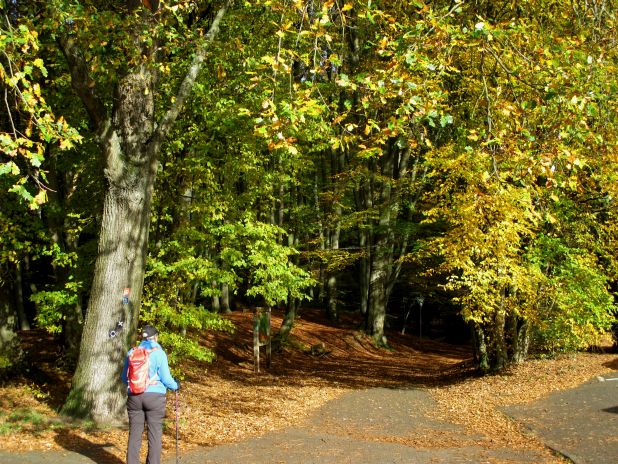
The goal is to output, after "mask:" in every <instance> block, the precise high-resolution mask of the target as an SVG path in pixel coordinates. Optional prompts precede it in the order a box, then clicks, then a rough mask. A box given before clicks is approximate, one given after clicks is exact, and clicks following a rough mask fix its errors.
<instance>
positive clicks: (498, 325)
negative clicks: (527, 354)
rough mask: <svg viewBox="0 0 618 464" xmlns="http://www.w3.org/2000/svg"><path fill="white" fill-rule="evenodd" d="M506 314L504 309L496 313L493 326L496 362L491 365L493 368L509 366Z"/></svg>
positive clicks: (500, 368)
mask: <svg viewBox="0 0 618 464" xmlns="http://www.w3.org/2000/svg"><path fill="white" fill-rule="evenodd" d="M505 327H506V315H505V313H504V311H503V310H499V311H498V312H497V313H496V314H495V315H494V327H493V343H492V351H493V355H494V356H493V358H494V362H493V365H492V366H491V367H492V369H495V370H497V371H500V370H502V369H504V368H505V367H507V366H508V364H509V354H508V351H507V348H506V336H505Z"/></svg>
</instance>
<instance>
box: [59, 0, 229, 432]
mask: <svg viewBox="0 0 618 464" xmlns="http://www.w3.org/2000/svg"><path fill="white" fill-rule="evenodd" d="M136 3H137V2H132V3H131V4H130V5H129V6H131V5H135V4H136ZM230 5H231V0H227V1H226V3H225V5H223V6H222V7H221V8H220V9H219V11H218V12H217V14H216V16H215V18H214V19H213V21H212V24H211V27H210V29H209V31H208V33H207V34H206V35H205V37H204V41H203V42H202V43H201V44H200V46H199V47H198V48H197V49H196V50H195V54H194V56H193V61H192V63H191V65H190V66H189V69H188V71H187V74H186V75H185V77H184V79H183V81H182V83H181V85H180V88H179V90H178V93H177V96H176V99H175V101H174V103H173V104H172V105H171V106H170V108H169V109H168V111H167V112H166V113H165V115H164V116H163V117H162V118H161V120H160V121H159V123H158V124H157V125H156V128H155V112H154V98H153V96H154V91H155V83H156V79H155V73H154V71H153V69H152V68H150V67H149V66H148V65H147V64H145V63H147V62H148V58H146V60H145V63H144V64H142V65H141V66H139V65H138V66H137V67H135V68H133V69H132V70H131V71H130V72H128V73H127V74H126V75H125V76H124V77H122V78H121V79H120V80H119V81H118V84H117V87H116V91H115V93H114V98H113V105H112V117H111V118H108V117H107V111H106V109H105V108H106V106H105V103H104V102H103V101H102V100H100V99H99V98H98V95H97V93H96V92H95V91H94V90H93V89H94V87H95V86H96V83H95V82H94V81H93V80H92V78H91V77H90V76H89V67H88V64H87V63H86V60H85V58H84V55H83V53H81V50H80V49H79V47H78V46H77V44H76V43H75V42H74V41H73V39H72V38H71V37H69V36H64V35H62V34H59V36H58V41H59V45H60V46H61V48H62V51H63V53H64V55H65V57H66V59H67V63H68V65H69V69H70V70H71V83H72V85H73V88H74V89H75V91H76V92H77V93H78V94H79V96H80V98H81V100H82V102H83V103H84V106H85V107H86V110H87V112H88V114H89V116H90V119H91V121H92V123H93V124H94V126H95V127H96V130H97V134H98V139H99V143H100V146H101V151H102V154H103V156H104V159H105V176H106V179H107V181H108V188H107V190H106V193H105V199H104V205H103V216H102V222H101V231H100V235H99V249H98V256H97V260H96V264H95V269H94V278H93V284H92V287H91V293H90V301H89V303H88V309H87V312H86V318H85V321H84V330H83V334H82V339H81V345H80V354H79V360H78V364H77V369H76V371H75V375H74V377H73V383H72V386H71V391H70V392H69V395H68V398H67V400H66V402H65V404H64V407H63V409H62V412H63V413H64V414H68V415H71V416H77V417H88V418H90V419H92V420H93V421H94V422H95V424H97V425H115V424H121V423H125V422H126V419H127V418H126V412H125V403H126V391H125V388H124V385H123V384H122V382H121V380H120V373H121V372H120V371H121V369H122V365H123V358H124V356H125V354H126V350H127V348H128V346H129V344H130V341H131V338H132V336H133V334H134V333H135V331H136V328H137V326H138V315H139V307H140V300H141V296H142V287H143V282H144V270H145V264H146V257H147V247H148V232H149V227H150V203H151V199H152V191H153V188H154V182H155V177H156V172H157V157H158V154H159V152H160V149H161V144H162V143H163V141H164V140H165V138H166V137H167V134H168V133H169V131H170V130H171V128H172V126H173V124H174V122H175V121H176V119H177V117H178V115H179V114H180V111H181V109H182V107H183V105H184V102H185V101H186V99H187V98H188V97H189V94H190V93H191V89H192V88H193V86H194V84H195V81H196V79H197V75H198V73H199V71H200V69H201V68H202V66H203V62H204V58H205V56H206V51H207V46H208V45H209V43H210V42H211V41H212V40H213V39H214V37H215V36H216V34H217V33H218V31H219V24H220V22H221V20H222V18H223V16H224V15H225V12H226V11H227V9H228V8H229V6H230ZM151 20H152V18H150V19H145V20H144V27H145V28H146V29H147V28H148V27H149V25H150V23H149V21H151ZM138 36H139V31H136V37H138ZM137 42H138V43H136V46H141V45H140V43H139V39H138V41H137ZM153 50H154V48H153V49H152V50H150V52H152V51H153ZM144 53H147V52H146V51H144ZM125 296H126V297H127V298H126V300H125V298H124V297H125ZM119 322H122V323H123V328H124V330H123V331H122V332H121V336H119V337H110V335H109V332H110V331H111V330H112V329H116V328H117V327H118V323H119Z"/></svg>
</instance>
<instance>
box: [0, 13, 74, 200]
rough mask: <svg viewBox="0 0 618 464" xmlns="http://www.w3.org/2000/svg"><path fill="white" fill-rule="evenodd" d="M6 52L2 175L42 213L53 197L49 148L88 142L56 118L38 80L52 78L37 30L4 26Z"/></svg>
mask: <svg viewBox="0 0 618 464" xmlns="http://www.w3.org/2000/svg"><path fill="white" fill-rule="evenodd" d="M5 19H6V18H5ZM0 49H1V50H2V53H1V54H0V83H1V87H0V88H3V89H4V107H5V115H6V116H5V117H4V118H3V121H2V127H0V151H1V152H2V157H1V158H0V175H2V176H8V177H9V178H10V179H11V182H12V183H13V185H12V187H10V189H9V190H10V191H11V192H15V193H16V194H17V195H19V196H20V197H21V198H22V199H23V200H25V201H26V202H27V203H28V204H29V206H30V208H31V209H36V208H38V207H39V206H40V205H41V204H43V203H45V201H46V198H47V196H46V195H47V194H46V192H45V190H44V182H45V172H44V171H41V170H40V168H41V164H42V163H43V160H44V153H45V150H47V149H49V148H50V146H57V147H58V148H60V149H61V150H66V149H70V148H73V147H74V145H75V144H77V143H79V142H80V141H81V139H82V138H81V136H80V135H79V134H78V132H77V131H76V130H75V129H74V128H72V127H70V126H69V125H68V124H67V122H66V121H65V120H64V118H62V117H58V118H57V117H55V116H54V114H53V112H52V110H51V108H50V107H49V105H48V104H47V102H46V101H45V98H44V97H43V93H42V89H41V84H40V83H39V82H38V81H39V80H41V79H43V78H45V77H47V69H46V68H45V65H44V62H43V60H42V59H41V58H40V57H39V56H38V50H39V44H38V33H37V32H36V30H34V29H31V28H29V27H28V26H27V25H26V24H19V25H18V26H13V25H11V24H9V23H4V24H2V25H0ZM33 187H34V189H36V190H37V193H36V194H32V193H31V191H32V189H33Z"/></svg>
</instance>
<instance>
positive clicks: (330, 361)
mask: <svg viewBox="0 0 618 464" xmlns="http://www.w3.org/2000/svg"><path fill="white" fill-rule="evenodd" d="M282 316H283V315H282V314H280V313H279V312H277V311H275V312H273V315H272V325H273V329H274V331H275V332H276V330H277V329H278V327H279V326H280V324H281V322H282ZM226 317H229V319H230V320H232V322H233V323H234V324H235V325H236V331H235V332H234V333H233V334H227V333H207V334H205V335H204V336H203V337H202V342H203V343H204V344H205V345H206V346H209V347H211V348H212V349H213V350H214V351H215V353H216V355H217V357H216V360H215V361H214V362H213V363H211V364H208V363H201V362H193V361H186V362H184V364H183V365H182V366H181V368H180V369H179V371H180V372H182V377H183V380H182V382H181V390H180V393H179V408H178V415H179V435H180V449H181V453H184V452H187V451H189V450H191V449H194V448H196V447H201V446H207V447H210V446H215V445H219V444H226V443H234V442H238V441H240V440H244V439H247V438H250V437H257V436H260V435H263V434H265V433H267V432H270V431H276V430H282V429H285V428H287V427H291V426H298V425H300V424H302V423H303V422H305V421H306V420H307V419H308V418H309V417H310V416H311V414H312V413H314V412H315V411H316V410H318V409H319V408H320V407H321V406H323V405H324V404H326V403H327V402H328V401H331V400H333V399H336V398H338V397H340V396H341V395H343V394H344V393H346V392H348V391H350V390H361V389H367V388H372V387H388V388H398V387H400V388H409V387H417V388H425V389H427V391H429V393H430V394H431V396H432V397H433V399H434V400H435V401H436V404H437V407H435V408H433V409H432V410H431V411H430V412H429V414H430V415H431V416H432V418H433V419H435V420H442V421H446V422H448V423H451V424H458V425H460V426H461V427H463V428H464V429H465V430H466V431H467V433H469V434H471V435H470V436H473V437H477V439H476V443H475V445H477V446H481V447H484V448H486V449H494V448H509V449H513V450H518V449H521V450H536V451H538V452H539V453H542V454H543V455H544V456H545V457H546V462H550V463H551V462H556V463H559V462H564V460H563V459H562V458H560V457H559V456H554V455H553V454H552V453H551V452H550V451H549V450H548V449H547V448H546V447H545V446H544V445H543V444H542V443H541V442H540V441H539V440H537V439H536V438H535V437H534V436H532V435H531V434H530V433H528V432H527V431H526V430H525V429H524V428H523V427H522V426H520V425H519V424H518V423H516V422H515V421H513V420H511V419H510V418H508V417H507V416H506V415H505V414H503V413H502V412H501V410H500V408H501V407H503V406H506V405H517V404H524V403H528V402H532V401H534V400H536V399H538V398H541V397H543V396H545V395H547V394H549V393H551V392H554V391H559V390H564V389H569V388H573V387H575V386H577V385H579V384H581V383H583V382H585V381H587V380H590V379H591V378H593V377H595V376H598V375H603V374H607V373H609V372H611V371H612V370H616V369H617V368H618V365H617V363H616V356H615V355H612V354H608V353H604V352H597V353H577V354H572V355H563V356H559V357H557V358H555V359H544V360H530V361H527V362H525V363H523V364H521V365H517V366H514V367H512V368H510V369H509V370H508V371H506V372H505V373H502V374H500V375H489V376H484V377H480V376H477V375H476V374H475V373H474V370H473V369H472V355H471V351H470V349H469V347H465V346H454V345H449V344H446V343H441V342H438V341H432V340H429V339H427V338H423V339H420V338H418V337H415V336H411V335H401V334H399V333H391V334H389V344H390V349H383V348H382V349H379V348H376V347H375V346H374V345H373V344H372V343H371V341H370V339H369V338H368V337H366V336H365V335H364V334H363V333H362V332H360V331H359V330H358V323H357V321H354V320H353V319H352V318H351V317H350V318H343V320H342V321H340V323H339V324H337V325H335V324H331V323H327V322H324V321H323V317H322V315H321V313H320V312H319V311H315V310H305V311H303V312H302V313H301V316H300V318H299V319H298V320H297V322H296V324H295V327H294V329H293V331H292V335H291V337H290V341H289V343H288V344H286V345H284V346H280V347H278V348H277V349H275V350H274V351H273V360H272V366H271V367H270V368H269V367H267V366H266V363H265V360H264V359H262V363H261V366H260V367H261V369H260V371H261V372H260V373H255V372H254V364H253V346H252V340H253V338H252V313H251V312H234V313H232V314H230V315H228V316H226ZM37 336H39V337H40V336H41V334H40V333H39V334H35V333H33V334H31V335H30V337H31V341H33V340H35V338H36V337H37ZM24 338H25V339H26V340H27V339H28V336H25V337H24ZM39 345H44V346H46V347H49V346H50V344H49V343H37V342H36V341H34V342H32V343H31V344H30V346H29V347H28V348H29V349H30V350H32V349H36V347H37V346H39ZM316 346H319V348H320V349H319V350H317V351H316V350H314V351H313V354H312V350H311V347H316ZM315 353H319V354H317V355H316V354H315ZM38 359H39V360H41V365H40V366H38V368H39V369H40V370H41V372H42V373H43V374H44V375H42V376H40V377H41V378H42V379H44V381H38V382H35V381H33V380H32V378H18V379H11V380H10V381H6V382H4V383H3V384H2V385H1V386H0V398H1V399H0V435H2V436H3V439H2V440H0V449H2V450H5V451H29V450H63V449H64V450H71V451H77V452H80V451H84V450H88V452H89V455H90V456H97V455H98V456H100V457H103V458H107V459H108V460H109V461H110V462H123V460H124V454H125V450H126V440H127V430H126V429H122V428H120V429H117V428H116V429H96V428H93V427H91V426H90V424H88V423H87V422H86V423H84V422H75V421H69V420H67V419H64V418H62V417H60V416H59V415H58V413H57V410H58V409H59V407H60V406H61V404H62V401H63V400H64V398H65V396H66V393H67V392H68V388H69V385H70V375H69V374H68V373H66V372H65V371H63V370H62V369H60V368H58V367H57V366H56V365H55V362H54V361H55V360H57V357H54V356H53V355H52V356H47V357H45V356H41V357H39V358H38ZM45 360H47V362H45ZM37 378H38V377H37ZM175 414H176V411H175V396H174V394H173V393H169V394H168V403H167V418H166V421H165V433H164V439H163V453H164V454H173V453H175V432H176V429H175ZM351 433H352V434H353V431H352V432H351ZM365 438H366V437H365ZM373 439H375V440H377V441H384V442H392V443H401V444H406V445H408V446H414V447H417V448H427V449H430V448H436V447H457V446H464V445H469V444H470V442H469V438H466V439H464V438H462V437H459V436H457V434H453V433H452V432H439V433H436V432H435V431H432V433H426V432H423V431H419V432H418V433H417V434H414V435H411V436H408V437H399V436H391V437H389V436H375V437H373ZM144 442H145V438H144ZM145 448H146V446H145V445H144V446H142V453H145Z"/></svg>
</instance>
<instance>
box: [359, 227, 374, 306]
mask: <svg viewBox="0 0 618 464" xmlns="http://www.w3.org/2000/svg"><path fill="white" fill-rule="evenodd" d="M359 238H360V240H359V245H360V248H361V250H362V251H363V255H362V256H361V258H360V269H359V274H360V275H359V282H358V286H359V293H360V311H361V314H363V315H365V316H366V315H367V311H368V310H369V282H370V280H371V274H370V272H369V271H370V270H371V266H370V265H369V263H370V262H371V247H370V246H369V243H370V240H369V231H367V230H361V231H360V234H359Z"/></svg>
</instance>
